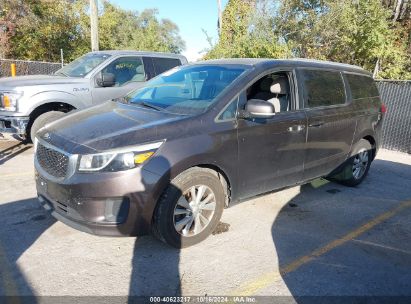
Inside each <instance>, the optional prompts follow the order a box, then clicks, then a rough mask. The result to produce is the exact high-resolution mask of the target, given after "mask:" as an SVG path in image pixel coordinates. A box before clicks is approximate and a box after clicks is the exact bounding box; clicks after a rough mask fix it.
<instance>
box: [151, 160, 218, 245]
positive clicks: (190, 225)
mask: <svg viewBox="0 0 411 304" xmlns="http://www.w3.org/2000/svg"><path fill="white" fill-rule="evenodd" d="M224 202H225V191H224V188H223V185H222V183H221V181H220V179H219V178H218V174H217V172H215V171H213V170H211V169H206V168H200V167H194V168H190V169H188V170H187V171H184V172H183V173H181V174H179V175H178V176H177V177H175V178H174V179H173V180H172V181H171V183H170V185H169V186H168V188H167V189H166V190H165V191H164V193H163V194H162V196H161V198H160V200H159V202H158V204H157V207H156V210H155V214H154V218H153V234H154V235H155V236H156V237H157V238H158V239H160V240H161V241H163V242H165V243H167V244H169V245H171V246H173V247H176V248H183V247H189V246H192V245H195V244H197V243H199V242H201V241H203V240H204V239H206V238H207V237H208V236H209V235H210V234H211V233H212V232H213V231H214V229H215V228H216V227H217V224H218V223H219V221H220V218H221V215H222V213H223V209H224Z"/></svg>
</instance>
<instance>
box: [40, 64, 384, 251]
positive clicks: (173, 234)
mask: <svg viewBox="0 0 411 304" xmlns="http://www.w3.org/2000/svg"><path fill="white" fill-rule="evenodd" d="M384 112H385V107H384V105H382V103H381V100H380V97H379V93H378V90H377V88H376V86H375V84H374V81H373V79H372V77H371V75H370V74H369V73H368V72H366V71H364V70H363V69H361V68H359V67H356V66H351V65H345V64H338V63H332V62H323V61H312V60H268V59H225V60H212V61H204V62H198V63H195V64H191V65H187V66H181V67H177V68H174V69H172V70H170V71H168V72H166V73H164V74H161V75H160V76H158V77H156V78H154V79H152V80H151V81H149V82H148V83H147V84H146V85H144V86H143V87H142V88H140V89H138V90H135V91H133V92H131V93H129V94H128V95H127V96H125V97H124V98H123V99H122V100H120V101H116V102H107V103H104V104H102V105H98V106H95V107H92V108H89V109H86V110H83V111H79V112H77V113H73V114H70V115H68V116H67V117H65V118H62V119H60V120H58V121H56V122H53V123H51V124H49V125H47V126H46V127H44V128H43V129H41V130H40V131H39V133H38V134H37V136H36V144H35V145H36V152H35V168H36V183H37V191H38V197H39V200H40V202H41V203H42V205H43V206H44V207H45V208H46V209H48V210H50V211H51V214H52V215H53V216H54V217H55V218H57V219H59V220H61V221H62V222H64V223H66V224H68V225H69V226H71V227H74V228H76V229H79V230H82V231H85V232H89V233H94V234H99V235H109V236H115V235H117V236H135V235H143V234H147V233H150V232H153V233H154V235H156V236H157V237H158V238H159V239H161V240H163V241H165V242H166V243H168V244H170V245H172V246H175V247H186V246H190V245H193V244H196V243H198V242H200V241H202V240H204V239H205V238H206V237H207V236H208V235H209V234H210V233H211V232H212V231H213V230H214V229H215V227H216V225H217V224H218V222H219V220H220V217H221V214H222V212H223V209H224V207H227V206H229V205H230V204H232V203H235V202H238V201H241V200H244V199H247V198H250V197H253V196H255V195H258V194H261V193H265V192H269V191H273V190H276V189H281V188H284V187H289V186H293V185H298V184H303V183H307V182H309V181H311V180H313V179H315V178H318V177H328V178H332V179H335V180H338V181H340V182H342V183H344V184H346V185H349V186H356V185H358V184H359V183H361V181H362V180H363V179H364V178H365V176H366V175H367V172H368V170H369V168H370V164H371V162H372V160H373V159H374V158H375V155H376V153H377V150H378V147H379V134H380V129H381V122H382V117H383V114H384Z"/></svg>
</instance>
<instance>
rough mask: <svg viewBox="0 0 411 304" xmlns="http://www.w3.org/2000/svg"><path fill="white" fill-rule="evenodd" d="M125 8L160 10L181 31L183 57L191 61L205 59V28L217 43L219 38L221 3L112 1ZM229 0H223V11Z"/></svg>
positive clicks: (203, 0) (208, 0)
mask: <svg viewBox="0 0 411 304" xmlns="http://www.w3.org/2000/svg"><path fill="white" fill-rule="evenodd" d="M110 2H111V3H113V4H116V5H118V6H120V7H121V8H123V9H127V10H135V11H142V10H144V9H146V8H157V9H158V11H159V15H158V16H159V17H160V18H167V19H170V20H171V21H173V22H174V23H175V24H177V26H178V27H179V29H180V36H181V37H182V38H183V40H184V41H185V43H186V49H185V51H183V55H185V56H186V57H187V59H188V60H189V61H195V60H197V59H199V58H200V57H201V54H200V52H201V51H204V50H205V49H206V48H208V47H209V44H208V42H207V39H206V35H205V34H204V33H203V31H202V29H204V30H205V31H206V32H207V33H208V35H209V36H210V37H212V38H213V41H216V40H217V38H218V31H217V20H218V10H217V0H110ZM227 2H228V0H221V3H222V8H223V9H224V6H225V5H226V4H227Z"/></svg>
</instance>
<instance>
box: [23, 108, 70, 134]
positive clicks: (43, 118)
mask: <svg viewBox="0 0 411 304" xmlns="http://www.w3.org/2000/svg"><path fill="white" fill-rule="evenodd" d="M65 114H66V113H64V112H59V111H50V112H46V113H43V114H41V115H39V116H37V118H36V119H35V120H34V122H33V124H32V125H31V129H30V139H31V141H34V137H35V136H36V133H37V131H38V130H40V129H41V128H42V127H44V126H45V125H46V124H48V123H50V122H52V121H55V120H57V119H59V118H61V117H63V116H64V115H65Z"/></svg>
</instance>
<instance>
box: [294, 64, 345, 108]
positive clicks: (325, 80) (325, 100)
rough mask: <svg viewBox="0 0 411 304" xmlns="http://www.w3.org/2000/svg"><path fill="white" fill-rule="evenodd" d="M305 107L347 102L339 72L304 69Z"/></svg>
mask: <svg viewBox="0 0 411 304" xmlns="http://www.w3.org/2000/svg"><path fill="white" fill-rule="evenodd" d="M302 74H303V82H304V88H305V107H306V108H315V107H323V106H333V105H338V104H344V103H345V89H344V83H343V79H342V77H341V74H340V73H339V72H332V71H322V70H304V71H303V72H302Z"/></svg>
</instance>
